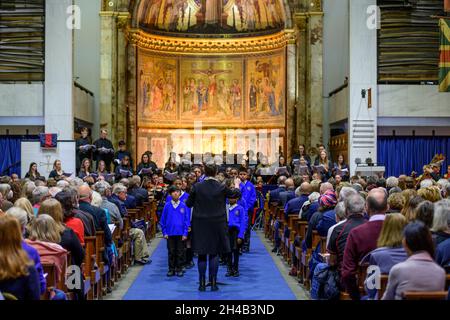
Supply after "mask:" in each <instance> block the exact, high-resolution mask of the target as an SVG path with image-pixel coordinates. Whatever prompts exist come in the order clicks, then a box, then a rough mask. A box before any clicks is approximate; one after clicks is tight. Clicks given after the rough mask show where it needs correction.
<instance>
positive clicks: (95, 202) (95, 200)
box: [91, 191, 103, 208]
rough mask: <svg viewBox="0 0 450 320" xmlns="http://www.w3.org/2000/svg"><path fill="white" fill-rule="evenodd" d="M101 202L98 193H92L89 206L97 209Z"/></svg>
mask: <svg viewBox="0 0 450 320" xmlns="http://www.w3.org/2000/svg"><path fill="white" fill-rule="evenodd" d="M102 202H103V199H102V196H101V195H100V193H98V192H97V191H92V201H91V205H93V206H94V207H97V208H98V207H100V206H101V205H102Z"/></svg>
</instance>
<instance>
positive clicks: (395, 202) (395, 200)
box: [387, 189, 405, 213]
mask: <svg viewBox="0 0 450 320" xmlns="http://www.w3.org/2000/svg"><path fill="white" fill-rule="evenodd" d="M391 190H392V189H391ZM404 204H405V198H403V196H402V195H401V194H400V193H393V194H391V195H389V198H388V205H389V210H388V212H387V213H400V212H401V211H402V209H403V205H404Z"/></svg>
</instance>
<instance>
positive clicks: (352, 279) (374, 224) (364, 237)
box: [341, 188, 388, 300]
mask: <svg viewBox="0 0 450 320" xmlns="http://www.w3.org/2000/svg"><path fill="white" fill-rule="evenodd" d="M366 209H367V214H368V215H369V221H368V222H366V223H364V224H362V225H360V226H358V227H356V228H354V229H352V230H351V231H350V234H349V235H348V239H347V243H346V245H345V250H344V260H343V262H342V272H341V277H342V285H343V287H344V288H345V289H346V291H347V292H348V293H349V294H350V297H351V298H352V300H359V299H360V294H359V289H358V284H357V281H356V274H357V271H358V265H359V262H360V261H361V259H362V258H363V257H364V256H365V255H366V254H368V253H369V252H370V251H372V250H374V249H376V247H377V241H378V237H379V235H380V232H381V228H382V226H383V221H384V218H385V213H386V211H387V209H388V204H387V193H386V191H385V190H384V189H382V188H375V189H372V190H371V191H370V192H369V194H368V197H367V200H366Z"/></svg>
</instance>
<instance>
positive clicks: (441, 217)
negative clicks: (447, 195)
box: [431, 199, 450, 232]
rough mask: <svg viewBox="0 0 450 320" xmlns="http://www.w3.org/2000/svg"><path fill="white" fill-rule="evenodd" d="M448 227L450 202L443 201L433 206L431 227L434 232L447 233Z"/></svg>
mask: <svg viewBox="0 0 450 320" xmlns="http://www.w3.org/2000/svg"><path fill="white" fill-rule="evenodd" d="M449 225H450V200H448V199H444V200H440V201H438V202H436V203H435V204H434V215H433V227H432V228H431V230H433V231H434V232H439V231H447V230H448V229H449Z"/></svg>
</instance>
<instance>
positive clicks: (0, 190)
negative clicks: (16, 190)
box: [0, 183, 14, 212]
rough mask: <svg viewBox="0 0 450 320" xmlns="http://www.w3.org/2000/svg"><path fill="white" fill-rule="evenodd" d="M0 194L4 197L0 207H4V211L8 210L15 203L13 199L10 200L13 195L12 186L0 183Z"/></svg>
mask: <svg viewBox="0 0 450 320" xmlns="http://www.w3.org/2000/svg"><path fill="white" fill-rule="evenodd" d="M0 195H1V197H2V201H1V206H0V209H2V210H3V212H6V211H8V209H9V208H11V207H12V206H13V205H14V204H13V203H12V202H11V201H9V200H11V199H12V197H13V194H12V192H11V186H10V185H9V184H6V183H2V184H0Z"/></svg>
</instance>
